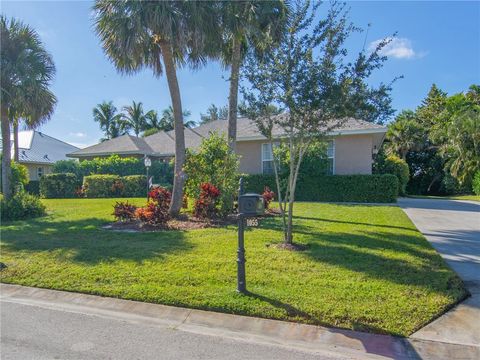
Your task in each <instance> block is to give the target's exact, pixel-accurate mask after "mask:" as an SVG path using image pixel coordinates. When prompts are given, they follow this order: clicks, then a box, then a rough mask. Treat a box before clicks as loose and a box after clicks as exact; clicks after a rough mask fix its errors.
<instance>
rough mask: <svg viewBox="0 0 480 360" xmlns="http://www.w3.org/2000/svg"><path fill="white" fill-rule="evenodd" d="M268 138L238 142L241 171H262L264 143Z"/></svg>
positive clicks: (237, 151)
mask: <svg viewBox="0 0 480 360" xmlns="http://www.w3.org/2000/svg"><path fill="white" fill-rule="evenodd" d="M265 142H267V141H266V140H259V141H240V142H237V146H236V153H237V154H238V155H240V167H239V168H240V169H239V170H240V172H241V173H244V174H261V173H262V144H263V143H265Z"/></svg>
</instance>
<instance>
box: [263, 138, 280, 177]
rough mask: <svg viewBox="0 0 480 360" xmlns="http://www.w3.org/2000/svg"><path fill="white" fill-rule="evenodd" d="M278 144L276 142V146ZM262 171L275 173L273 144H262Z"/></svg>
mask: <svg viewBox="0 0 480 360" xmlns="http://www.w3.org/2000/svg"><path fill="white" fill-rule="evenodd" d="M276 145H277V144H274V146H276ZM262 173H264V174H273V173H274V169H273V151H272V146H271V145H270V144H269V143H267V144H262Z"/></svg>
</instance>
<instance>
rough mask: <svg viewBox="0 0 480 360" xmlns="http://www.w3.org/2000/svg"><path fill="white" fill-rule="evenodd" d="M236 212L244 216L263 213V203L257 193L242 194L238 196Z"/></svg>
mask: <svg viewBox="0 0 480 360" xmlns="http://www.w3.org/2000/svg"><path fill="white" fill-rule="evenodd" d="M238 212H239V213H240V214H242V215H245V216H256V215H263V213H264V212H265V204H264V202H263V197H262V196H261V195H259V194H251V193H250V194H243V195H240V196H239V197H238Z"/></svg>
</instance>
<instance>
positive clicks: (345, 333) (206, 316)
mask: <svg viewBox="0 0 480 360" xmlns="http://www.w3.org/2000/svg"><path fill="white" fill-rule="evenodd" d="M0 294H1V296H0V299H1V300H2V301H5V302H12V303H19V304H23V305H35V306H40V307H43V308H48V309H56V310H61V311H65V312H74V313H82V314H88V315H95V316H101V317H108V318H115V319H121V320H124V321H128V322H135V323H145V324H149V325H151V326H152V325H153V326H160V327H169V328H173V329H176V330H180V331H184V332H190V333H196V334H204V335H213V336H220V337H227V338H232V339H241V340H244V341H247V342H253V343H263V344H270V345H276V346H282V347H287V348H292V349H298V350H302V351H306V352H313V353H317V354H320V355H324V356H329V357H340V358H347V359H419V358H422V359H460V358H461V359H477V358H479V356H480V351H479V348H475V347H469V346H457V345H454V344H443V343H436V342H435V343H434V342H430V341H424V340H409V339H403V338H397V337H393V336H386V335H376V334H368V333H362V332H355V331H349V330H340V329H330V328H325V327H320V326H312V325H303V324H297V323H290V322H284V321H276V320H268V319H260V318H253V317H246V316H238V315H231V314H222V313H216V312H208V311H201V310H193V309H185V308H177V307H172V306H165V305H158V304H149V303H142V302H136V301H128V300H121V299H114V298H104V297H100V296H93V295H85V294H79V293H70V292H64V291H56V290H46V289H38V288H30V287H23V286H18V285H7V284H0Z"/></svg>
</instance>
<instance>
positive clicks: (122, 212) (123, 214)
mask: <svg viewBox="0 0 480 360" xmlns="http://www.w3.org/2000/svg"><path fill="white" fill-rule="evenodd" d="M136 210H137V207H136V206H135V205H132V204H129V203H128V201H127V202H118V201H117V203H116V204H115V205H114V206H113V216H114V217H115V220H117V221H132V220H133V219H134V218H135V211H136Z"/></svg>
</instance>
